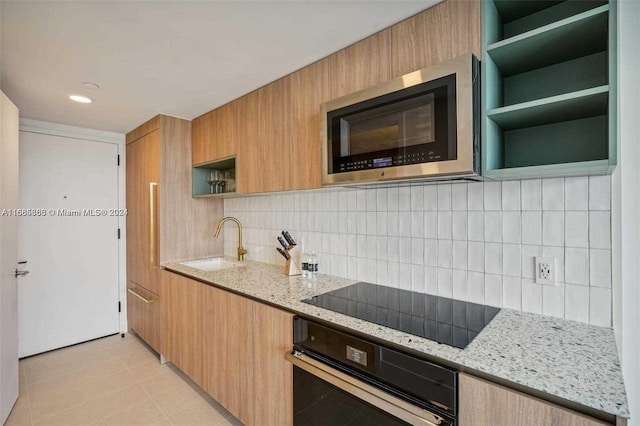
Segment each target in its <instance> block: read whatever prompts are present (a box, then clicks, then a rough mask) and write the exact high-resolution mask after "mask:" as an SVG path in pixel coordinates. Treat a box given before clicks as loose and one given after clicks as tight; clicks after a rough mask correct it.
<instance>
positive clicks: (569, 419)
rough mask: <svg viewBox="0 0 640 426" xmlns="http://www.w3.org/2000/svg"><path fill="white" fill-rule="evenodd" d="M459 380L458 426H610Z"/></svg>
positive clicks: (528, 398) (473, 380)
mask: <svg viewBox="0 0 640 426" xmlns="http://www.w3.org/2000/svg"><path fill="white" fill-rule="evenodd" d="M458 380H459V382H458V384H459V404H460V408H459V423H460V426H512V425H528V426H547V425H563V426H602V425H607V424H609V423H605V422H602V421H600V420H597V419H594V418H592V417H588V416H585V415H583V414H580V413H577V412H575V411H572V410H569V409H566V408H563V407H560V406H557V405H554V404H551V403H549V402H546V401H542V400H540V399H537V398H534V397H531V396H529V395H525V394H523V393H520V392H517V391H514V390H512V389H509V388H506V387H503V386H499V385H496V384H494V383H491V382H488V381H486V380H482V379H479V378H477V377H473V376H470V375H468V374H460V375H459V376H458Z"/></svg>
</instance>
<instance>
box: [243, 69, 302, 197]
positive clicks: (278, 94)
mask: <svg viewBox="0 0 640 426" xmlns="http://www.w3.org/2000/svg"><path fill="white" fill-rule="evenodd" d="M287 78H288V77H287ZM287 78H284V79H280V80H278V81H275V82H273V83H271V84H269V85H267V86H264V87H262V88H260V89H258V90H256V91H255V92H252V93H249V94H248V95H246V96H244V97H242V98H240V100H239V103H238V116H237V119H238V122H237V126H238V141H242V144H239V145H238V157H237V160H236V166H237V169H236V176H237V177H236V180H237V185H238V191H239V192H243V193H255V192H272V191H284V190H287V189H289V186H290V183H289V131H290V122H291V121H290V117H289V94H288V92H289V85H288V83H287V81H286V79H287Z"/></svg>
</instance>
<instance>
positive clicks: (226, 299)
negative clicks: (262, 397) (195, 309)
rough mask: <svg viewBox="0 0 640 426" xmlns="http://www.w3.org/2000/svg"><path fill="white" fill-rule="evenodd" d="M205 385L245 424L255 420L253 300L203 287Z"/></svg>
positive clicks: (213, 395)
mask: <svg viewBox="0 0 640 426" xmlns="http://www.w3.org/2000/svg"><path fill="white" fill-rule="evenodd" d="M202 300H203V302H204V307H205V309H204V326H203V331H204V338H203V345H204V346H203V347H204V378H205V380H204V389H205V390H206V391H207V393H209V395H211V396H212V397H213V398H214V399H215V400H216V401H218V402H220V404H222V405H223V406H224V407H225V408H226V409H227V410H229V412H231V413H232V414H233V415H234V416H236V417H237V418H238V419H239V420H240V421H242V422H243V423H244V424H247V425H250V424H253V404H254V399H255V398H254V394H253V392H254V388H253V359H254V356H253V346H252V337H251V336H252V331H251V325H252V321H251V318H252V303H253V302H251V301H250V300H249V299H247V298H245V297H241V296H237V295H235V294H232V293H229V292H227V291H223V290H220V289H217V288H215V287H211V286H205V287H204V295H203V298H202Z"/></svg>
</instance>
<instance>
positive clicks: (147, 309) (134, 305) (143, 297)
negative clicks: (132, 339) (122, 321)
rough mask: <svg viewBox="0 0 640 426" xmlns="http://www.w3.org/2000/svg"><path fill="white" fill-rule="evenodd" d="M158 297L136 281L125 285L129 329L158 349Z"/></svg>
mask: <svg viewBox="0 0 640 426" xmlns="http://www.w3.org/2000/svg"><path fill="white" fill-rule="evenodd" d="M160 309H161V308H160V297H159V296H158V295H157V294H155V293H153V292H151V291H149V290H147V289H146V288H144V287H141V286H139V285H137V284H136V283H134V282H132V281H129V285H128V286H127V319H128V322H129V330H131V331H132V332H134V333H135V334H137V335H138V336H139V337H140V338H141V339H142V340H144V341H145V342H147V344H148V345H149V346H151V347H152V348H153V349H154V350H155V351H156V352H159V351H160Z"/></svg>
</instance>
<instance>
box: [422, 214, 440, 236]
mask: <svg viewBox="0 0 640 426" xmlns="http://www.w3.org/2000/svg"><path fill="white" fill-rule="evenodd" d="M423 231H424V236H425V238H438V213H437V212H424V228H423Z"/></svg>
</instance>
